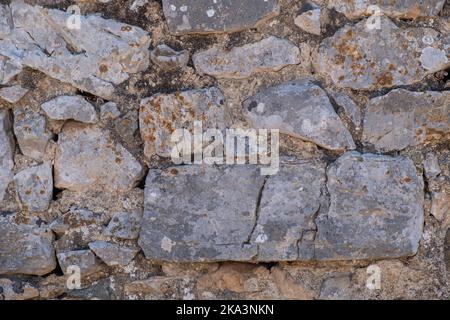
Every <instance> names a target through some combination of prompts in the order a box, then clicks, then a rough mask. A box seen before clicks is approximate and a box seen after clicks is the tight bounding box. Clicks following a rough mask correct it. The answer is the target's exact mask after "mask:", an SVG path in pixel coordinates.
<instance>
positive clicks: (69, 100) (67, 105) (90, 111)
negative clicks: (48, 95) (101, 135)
mask: <svg viewBox="0 0 450 320" xmlns="http://www.w3.org/2000/svg"><path fill="white" fill-rule="evenodd" d="M41 108H42V110H44V111H45V113H46V115H47V117H49V118H50V119H52V120H75V121H79V122H84V123H96V122H98V115H97V111H95V108H94V106H93V105H92V104H90V103H89V102H87V101H86V100H85V99H84V98H83V97H82V96H59V97H56V98H54V99H52V100H50V101H47V102H45V103H43V104H42V105H41Z"/></svg>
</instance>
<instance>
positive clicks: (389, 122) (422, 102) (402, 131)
mask: <svg viewBox="0 0 450 320" xmlns="http://www.w3.org/2000/svg"><path fill="white" fill-rule="evenodd" d="M439 139H441V140H442V141H444V140H449V139H450V92H448V91H443V92H433V91H428V92H411V91H407V90H404V89H398V90H393V91H391V92H389V93H388V94H387V95H384V96H381V97H377V98H374V99H372V100H370V101H369V103H368V105H367V109H366V112H365V117H364V132H363V141H364V143H365V144H367V145H369V146H373V147H375V148H376V149H377V150H382V151H394V150H402V149H404V148H406V147H409V146H416V145H418V144H421V143H427V142H430V141H437V140H439Z"/></svg>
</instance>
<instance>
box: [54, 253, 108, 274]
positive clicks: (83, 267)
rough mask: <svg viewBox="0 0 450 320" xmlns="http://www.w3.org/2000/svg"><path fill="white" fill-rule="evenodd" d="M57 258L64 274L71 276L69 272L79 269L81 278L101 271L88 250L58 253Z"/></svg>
mask: <svg viewBox="0 0 450 320" xmlns="http://www.w3.org/2000/svg"><path fill="white" fill-rule="evenodd" d="M57 256H58V262H59V265H60V267H61V270H62V271H63V272H64V273H65V274H71V273H72V272H71V270H74V269H75V268H79V270H80V273H81V276H82V277H84V276H88V275H91V274H93V273H96V272H98V271H100V270H101V265H100V261H99V260H98V259H97V258H96V257H95V255H94V254H93V253H92V252H91V251H90V250H77V251H68V252H60V253H58V254H57Z"/></svg>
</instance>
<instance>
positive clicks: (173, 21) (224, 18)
mask: <svg viewBox="0 0 450 320" xmlns="http://www.w3.org/2000/svg"><path fill="white" fill-rule="evenodd" d="M163 8H164V16H165V17H166V20H167V24H168V25H169V30H170V32H171V33H173V34H177V35H179V34H187V33H211V32H235V31H239V30H242V29H246V28H251V27H253V26H255V25H256V24H257V23H258V22H259V21H261V20H264V19H268V18H270V17H273V16H275V15H276V14H277V13H278V0H264V1H259V0H247V1H245V2H242V1H239V0H222V1H209V0H163ZM249 8H251V10H249Z"/></svg>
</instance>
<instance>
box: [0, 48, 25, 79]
mask: <svg viewBox="0 0 450 320" xmlns="http://www.w3.org/2000/svg"><path fill="white" fill-rule="evenodd" d="M21 72H22V65H21V64H20V63H18V62H16V60H13V59H9V58H7V57H5V56H2V55H0V85H5V84H8V83H9V82H10V81H11V80H12V79H13V78H14V77H15V76H17V75H18V74H19V73H21Z"/></svg>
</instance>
